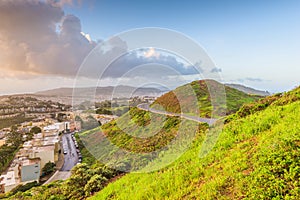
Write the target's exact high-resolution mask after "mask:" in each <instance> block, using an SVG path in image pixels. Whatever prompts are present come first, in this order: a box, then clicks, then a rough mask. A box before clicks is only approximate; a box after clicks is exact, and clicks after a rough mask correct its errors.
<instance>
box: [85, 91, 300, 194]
mask: <svg viewBox="0 0 300 200" xmlns="http://www.w3.org/2000/svg"><path fill="white" fill-rule="evenodd" d="M299 121H300V88H297V89H295V90H293V91H291V92H288V93H285V94H283V95H275V96H272V97H268V98H267V99H265V100H261V101H260V102H258V103H251V104H248V105H247V106H243V107H242V108H241V109H240V110H239V111H238V112H237V113H236V114H234V115H232V116H230V117H228V120H227V121H226V122H227V123H226V124H225V126H224V128H223V130H222V133H221V135H220V137H219V139H218V142H217V144H216V145H215V147H214V148H213V150H212V151H211V152H210V154H208V155H207V156H206V157H204V158H200V157H199V152H200V149H201V146H202V143H203V140H204V139H205V134H204V133H203V132H202V131H199V133H198V134H197V137H196V139H195V140H194V142H193V145H192V147H191V148H190V149H189V150H188V151H187V152H186V153H185V154H184V155H183V156H181V157H180V159H178V160H177V161H176V162H174V163H173V164H171V165H170V166H168V167H166V168H164V169H161V170H158V171H155V172H152V173H141V174H138V173H136V174H135V173H130V174H127V175H125V176H124V177H122V178H120V179H119V180H117V181H115V182H113V183H110V184H109V185H108V186H107V187H105V188H104V189H103V190H101V191H100V192H99V193H98V194H96V195H95V196H94V197H92V198H90V199H244V198H245V199H299V198H300V167H299V166H300V139H299V138H300V123H299Z"/></svg>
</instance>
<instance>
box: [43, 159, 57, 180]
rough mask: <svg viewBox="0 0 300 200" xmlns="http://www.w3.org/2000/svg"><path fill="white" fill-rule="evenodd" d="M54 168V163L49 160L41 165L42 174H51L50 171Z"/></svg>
mask: <svg viewBox="0 0 300 200" xmlns="http://www.w3.org/2000/svg"><path fill="white" fill-rule="evenodd" d="M54 170H55V163H53V162H50V161H49V162H47V163H46V164H45V166H44V167H43V169H42V174H43V175H44V176H46V175H48V174H51V173H52V172H54Z"/></svg>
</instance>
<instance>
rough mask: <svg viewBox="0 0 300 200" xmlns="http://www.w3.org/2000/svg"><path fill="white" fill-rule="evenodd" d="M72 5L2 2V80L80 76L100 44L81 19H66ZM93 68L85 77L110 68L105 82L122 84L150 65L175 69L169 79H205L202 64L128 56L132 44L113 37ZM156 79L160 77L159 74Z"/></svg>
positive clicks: (147, 52) (144, 53) (42, 0)
mask: <svg viewBox="0 0 300 200" xmlns="http://www.w3.org/2000/svg"><path fill="white" fill-rule="evenodd" d="M72 3H73V1H71V0H60V1H59V0H27V1H23V0H5V1H0V51H1V55H0V66H1V73H2V76H10V77H17V76H18V75H19V76H20V77H24V76H26V74H27V75H28V76H30V77H31V76H36V75H54V76H74V75H76V73H77V72H78V70H79V67H80V65H81V63H82V62H83V60H84V58H85V57H86V56H87V55H88V54H89V53H90V52H91V50H92V49H93V48H94V47H96V45H97V43H96V42H94V41H93V40H92V38H91V36H90V35H89V34H87V33H85V32H84V31H83V30H82V28H81V22H80V19H79V18H78V17H76V16H74V15H65V14H64V11H63V6H64V5H65V4H72ZM8 19H9V20H8ZM111 61H113V62H111ZM88 64H89V65H91V66H92V67H91V68H90V70H87V71H84V72H83V73H82V74H81V75H82V76H85V77H93V78H97V77H98V75H99V74H97V73H95V72H97V71H99V68H105V67H106V66H109V67H108V68H107V69H103V70H105V72H104V74H103V76H104V77H108V78H117V77H121V76H123V74H125V73H127V72H128V71H130V70H132V69H134V68H135V67H137V66H140V65H145V64H147V65H148V69H151V67H152V68H154V67H155V66H158V65H166V66H169V67H170V68H172V69H173V72H170V73H169V74H168V73H167V72H166V73H165V75H174V73H175V72H176V73H178V74H182V75H191V74H199V71H197V70H196V68H198V69H200V65H201V61H199V62H197V63H195V64H194V66H193V65H187V64H184V63H182V62H181V61H179V60H177V59H176V58H175V57H174V56H173V55H166V54H163V53H161V52H159V51H158V50H156V49H155V48H145V49H142V50H140V52H129V53H128V52H127V44H126V41H123V40H121V39H120V38H119V37H112V38H110V39H109V40H107V41H105V42H103V43H102V45H101V47H100V48H98V51H97V58H96V59H95V60H91V61H89V63H88ZM195 67H196V68H195ZM150 71H151V70H150ZM171 71H172V70H171ZM152 72H155V70H152ZM156 72H157V71H156ZM200 72H201V71H200ZM4 73H5V75H3V74H4ZM145 74H146V73H144V74H139V75H145ZM147 74H149V73H147ZM155 75H156V76H157V75H159V72H157V73H156V74H155Z"/></svg>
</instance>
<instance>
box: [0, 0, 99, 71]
mask: <svg viewBox="0 0 300 200" xmlns="http://www.w3.org/2000/svg"><path fill="white" fill-rule="evenodd" d="M65 3H71V1H49V0H48V1H38V0H28V1H19V0H7V1H1V2H0V27H1V28H0V51H1V52H3V53H2V55H1V59H0V64H1V67H2V68H5V69H6V70H7V69H9V70H13V71H20V73H23V72H24V71H26V72H28V73H31V74H54V75H68V74H69V75H73V74H74V73H75V72H76V71H77V68H78V67H79V65H80V63H81V62H82V60H83V58H84V57H85V56H86V55H87V53H88V52H90V50H91V49H92V48H93V47H94V46H95V43H94V42H92V41H89V40H88V39H87V37H86V36H83V35H82V34H81V24H80V20H79V19H78V18H77V17H76V16H73V15H64V12H63V10H62V7H61V6H62V5H63V4H65ZM8 19H9V20H8ZM58 25H59V31H58V32H57V26H58Z"/></svg>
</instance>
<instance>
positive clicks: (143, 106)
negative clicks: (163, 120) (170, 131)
mask: <svg viewBox="0 0 300 200" xmlns="http://www.w3.org/2000/svg"><path fill="white" fill-rule="evenodd" d="M137 108H139V109H141V110H145V111H149V112H152V113H157V114H162V115H167V116H176V117H182V118H185V119H187V120H192V121H195V122H199V123H207V124H208V125H210V126H211V125H213V124H214V123H215V122H216V121H217V119H213V118H202V117H196V116H190V115H187V114H179V113H172V112H167V111H163V110H156V109H153V108H150V107H149V104H148V103H142V104H139V105H137Z"/></svg>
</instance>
